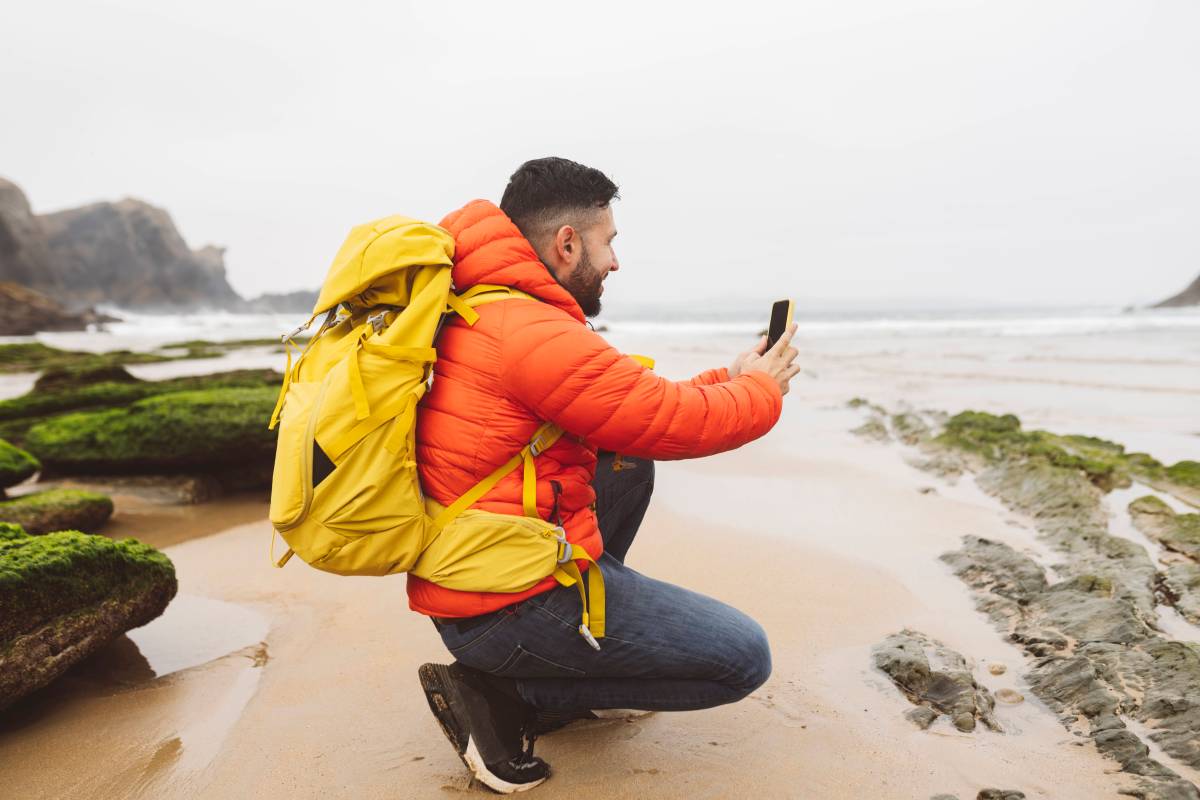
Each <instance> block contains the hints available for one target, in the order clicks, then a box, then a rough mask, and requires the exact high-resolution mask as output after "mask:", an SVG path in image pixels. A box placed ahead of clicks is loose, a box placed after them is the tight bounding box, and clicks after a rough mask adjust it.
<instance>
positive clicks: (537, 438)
mask: <svg viewBox="0 0 1200 800" xmlns="http://www.w3.org/2000/svg"><path fill="white" fill-rule="evenodd" d="M562 433H563V431H562V428H560V427H558V426H557V425H555V424H554V423H553V422H546V423H543V424H542V426H541V427H540V428H538V429H537V431H535V432H534V434H533V436H532V437H530V439H529V444H527V445H525V446H524V447H523V448H521V452H519V453H517V454H516V455H515V456H513V457H512V458H510V459H509V460H508V461H506V462H504V463H503V464H501V465H500V466H499V467H497V468H496V470H495V471H493V472H492V474H491V475H488V476H487V477H486V478H484V479H483V480H481V481H480V482H479V483H477V484H475V485H474V486H472V487H471V488H470V489H468V490H467V492H466V494H464V495H463V496H462V497H460V498H458V499H457V500H455V501H454V502H453V503H451V504H450V505H449V506H447V507H446V509H445V510H444V511H443V512H442V513H441V514H438V516H437V519H435V520H434V521H433V528H434V530H435V531H441V530H442V529H443V528H445V527H446V526H447V525H449V524H450V523H451V522H453V521H454V520H455V518H457V517H458V515H459V514H461V513H462V512H464V511H466V510H467V509H468V508H470V507H471V506H472V505H474V504H475V501H476V500H478V499H479V498H481V497H483V496H484V495H485V494H487V493H488V492H490V491H491V490H492V487H493V486H495V485H496V484H497V483H499V482H500V479H501V478H503V477H504V476H505V475H507V474H508V473H510V472H512V471H513V470H514V469H516V468H517V465H519V464H521V463H522V462H523V461H524V460H525V456H526V454H530V453H531V454H532V455H534V456H536V455H537V454H538V453H541V452H542V451H543V450H545V449H546V448H548V447H549V446H550V445H552V444H554V443H555V442H556V441H558V437H560V436H562ZM535 488H536V487H535ZM522 499H523V500H524V498H522ZM536 507H537V504H536V502H535V503H534V508H535V509H536ZM533 516H536V514H534V515H533Z"/></svg>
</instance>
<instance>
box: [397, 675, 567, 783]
mask: <svg viewBox="0 0 1200 800" xmlns="http://www.w3.org/2000/svg"><path fill="white" fill-rule="evenodd" d="M417 675H418V677H419V678H420V679H421V688H422V689H424V690H425V699H426V700H428V701H429V710H430V711H432V712H433V716H434V717H435V718H436V719H437V721H438V724H439V725H441V727H442V733H444V734H446V738H447V739H449V740H450V744H452V745H453V746H454V751H455V752H456V753H458V757H459V758H461V759H462V762H463V763H464V764H466V766H467V769H468V770H470V771H471V774H472V775H474V776H475V778H476V779H477V780H478V781H479V782H480V783H482V784H483V785H484V786H486V787H488V788H489V789H491V790H492V791H494V792H497V793H499V794H512V793H513V792H523V791H525V790H526V789H532V788H533V787H534V786H537V785H538V784H540V783H541V782H542V781H544V780H546V778H548V777H550V765H549V764H547V763H546V762H545V761H543V760H542V759H540V758H537V757H536V756H534V755H533V739H532V737H531V736H527V731H526V728H527V724H528V723H529V721H530V719H531V711H532V710H531V709H530V707H529V706H527V705H525V704H524V703H522V702H521V701H520V699H519V698H517V697H515V696H513V695H512V694H510V693H506V692H505V691H504V690H503V689H502V688H500V686H499V683H500V682H501V681H503V679H500V678H495V677H493V676H490V675H487V674H486V673H483V672H479V671H477V670H473V669H470V668H469V667H464V666H462V665H461V664H450V665H449V666H446V665H444V664H422V665H421V667H420V669H418V670H417Z"/></svg>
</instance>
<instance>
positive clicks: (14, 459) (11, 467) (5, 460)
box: [0, 439, 42, 497]
mask: <svg viewBox="0 0 1200 800" xmlns="http://www.w3.org/2000/svg"><path fill="white" fill-rule="evenodd" d="M41 468H42V465H41V464H39V463H38V460H37V459H36V458H34V457H33V456H31V455H30V454H29V453H26V452H25V451H24V450H22V449H20V448H19V447H13V446H12V445H11V444H9V443H8V442H6V441H4V440H3V439H0V497H3V496H4V490H5V489H7V488H8V487H10V486H16V485H17V484H18V483H20V482H21V481H24V480H28V479H29V478H31V477H33V474H34V473H35V472H37V471H38V470H39V469H41Z"/></svg>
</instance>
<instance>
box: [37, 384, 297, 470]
mask: <svg viewBox="0 0 1200 800" xmlns="http://www.w3.org/2000/svg"><path fill="white" fill-rule="evenodd" d="M277 395H278V389H276V388H275V387H269V386H264V387H258V388H234V389H202V390H197V391H190V392H173V393H170V394H163V395H157V396H153V397H147V398H145V399H142V400H139V401H137V402H135V403H133V404H132V405H130V406H129V407H128V408H115V409H109V410H105V411H85V412H80V413H74V414H65V415H63V416H60V417H54V418H52V419H49V420H46V421H45V422H41V423H38V424H37V425H34V426H33V427H32V428H30V429H29V431H28V433H27V434H26V436H25V446H26V447H28V448H29V450H30V452H32V453H33V454H34V455H35V456H37V457H38V458H39V459H40V460H41V461H42V464H43V465H44V466H45V469H46V471H47V473H49V474H52V475H71V474H75V475H78V474H147V473H151V474H153V473H156V472H159V471H167V472H179V473H213V474H217V475H218V476H219V477H221V478H230V479H234V478H240V477H243V476H252V477H251V478H250V479H249V482H250V483H251V485H253V484H255V483H259V484H261V483H264V482H269V478H270V472H271V467H272V464H273V463H274V458H275V432H274V431H269V430H267V425H266V423H267V420H269V419H270V416H271V411H272V409H273V408H274V406H275V400H276V397H277Z"/></svg>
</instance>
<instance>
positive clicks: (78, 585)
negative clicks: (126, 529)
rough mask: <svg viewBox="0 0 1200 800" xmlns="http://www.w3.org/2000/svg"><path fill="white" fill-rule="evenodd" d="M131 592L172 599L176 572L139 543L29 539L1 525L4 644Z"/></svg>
mask: <svg viewBox="0 0 1200 800" xmlns="http://www.w3.org/2000/svg"><path fill="white" fill-rule="evenodd" d="M131 587H132V588H135V589H137V588H141V589H144V590H146V591H149V590H153V589H154V588H160V589H162V588H165V589H167V590H168V591H169V592H170V594H172V595H173V594H174V592H175V587H176V583H175V567H174V566H173V565H172V564H171V561H170V559H168V558H167V557H166V556H165V555H163V554H162V553H160V552H158V551H157V550H155V549H154V548H152V547H149V546H148V545H144V544H142V543H141V542H138V541H137V540H135V539H125V540H123V541H113V540H112V539H109V538H107V537H105V536H89V535H88V534H86V533H80V532H79V531H62V532H59V533H50V534H47V535H45V536H29V535H27V534H26V533H25V532H24V531H22V530H21V529H20V528H19V527H17V526H13V525H3V524H0V643H4V642H8V641H11V640H12V639H13V638H14V637H16V636H19V635H21V634H22V633H26V632H28V631H31V630H34V629H36V628H38V627H40V626H41V625H44V624H46V623H47V622H49V621H51V620H53V619H55V618H58V617H60V616H62V615H64V614H68V613H71V612H74V611H76V610H78V609H79V608H80V607H83V606H87V605H92V604H95V603H99V602H100V601H102V600H104V599H105V598H107V597H109V596H111V595H112V594H113V593H115V592H117V591H128V590H129V589H130V588H131Z"/></svg>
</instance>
